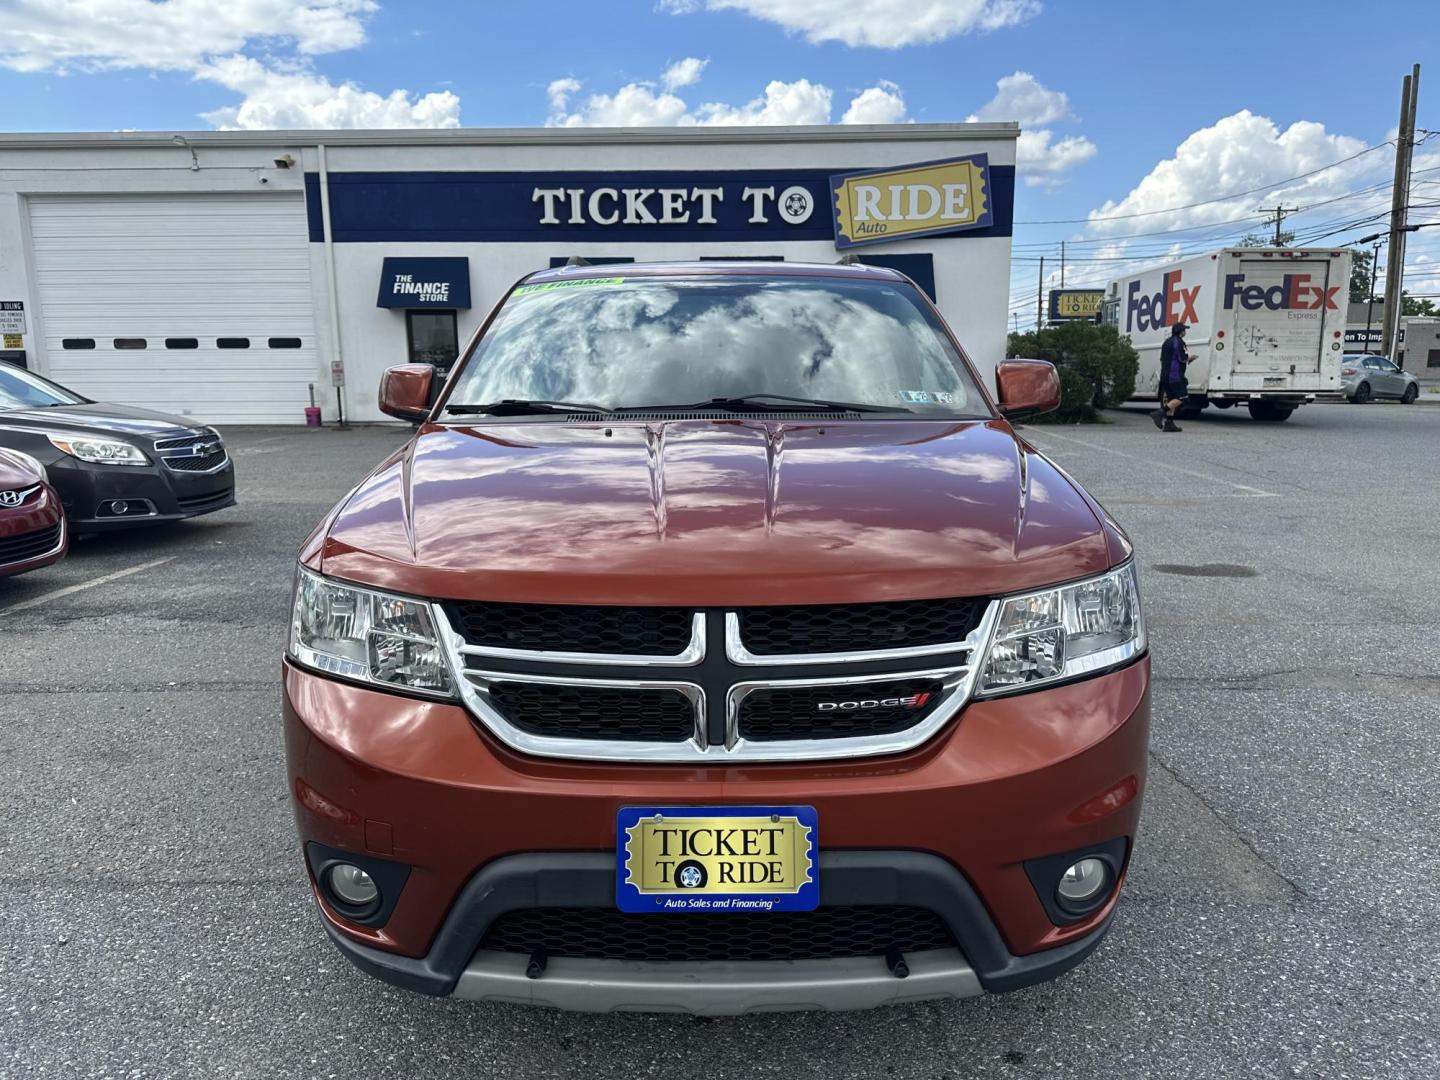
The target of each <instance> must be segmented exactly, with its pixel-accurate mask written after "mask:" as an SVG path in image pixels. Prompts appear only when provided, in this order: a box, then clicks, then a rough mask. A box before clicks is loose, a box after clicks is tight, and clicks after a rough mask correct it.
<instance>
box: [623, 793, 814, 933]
mask: <svg viewBox="0 0 1440 1080" xmlns="http://www.w3.org/2000/svg"><path fill="white" fill-rule="evenodd" d="M818 832H819V828H818V820H817V816H816V813H815V808H814V807H812V806H665V807H654V806H628V807H623V808H621V810H620V812H619V814H618V816H617V819H616V836H617V842H616V854H615V860H616V876H615V902H616V905H617V906H618V907H619V908H620V910H621V911H632V912H685V911H732V912H743V911H762V912H763V911H812V910H814V909H815V907H816V906H818V904H819V902H820V885H819V880H818V870H819V866H818V859H817V856H816V852H817V845H818V841H817V834H818Z"/></svg>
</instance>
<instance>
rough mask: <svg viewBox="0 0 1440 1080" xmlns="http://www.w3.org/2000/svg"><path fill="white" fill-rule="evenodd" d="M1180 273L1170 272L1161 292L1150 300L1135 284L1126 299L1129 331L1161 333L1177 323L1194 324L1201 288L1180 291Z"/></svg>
mask: <svg viewBox="0 0 1440 1080" xmlns="http://www.w3.org/2000/svg"><path fill="white" fill-rule="evenodd" d="M1183 273H1184V271H1181V270H1171V271H1170V272H1169V273H1168V274H1166V275H1164V276H1163V277H1162V278H1161V279H1160V291H1159V292H1158V293H1155V294H1154V295H1151V296H1141V295H1140V282H1139V281H1132V282H1131V283H1130V288H1129V291H1128V295H1127V296H1126V298H1125V329H1126V330H1159V329H1162V328H1163V327H1166V326H1173V325H1175V324H1176V323H1177V322H1183V323H1190V324H1192V325H1193V324H1194V323H1197V322H1199V321H1200V319H1199V316H1197V315H1196V314H1195V298H1196V297H1197V296H1199V295H1200V286H1199V285H1192V286H1191V287H1190V288H1188V289H1183V288H1181V287H1180V277H1181V275H1182V274H1183Z"/></svg>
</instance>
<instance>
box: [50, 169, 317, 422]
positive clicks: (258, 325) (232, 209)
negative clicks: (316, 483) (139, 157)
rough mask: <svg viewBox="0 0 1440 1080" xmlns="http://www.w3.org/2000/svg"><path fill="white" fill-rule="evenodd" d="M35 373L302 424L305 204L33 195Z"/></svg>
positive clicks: (87, 390) (311, 352)
mask: <svg viewBox="0 0 1440 1080" xmlns="http://www.w3.org/2000/svg"><path fill="white" fill-rule="evenodd" d="M29 205H30V234H31V244H32V246H33V250H34V267H35V278H36V284H37V291H38V293H39V304H40V312H41V316H42V324H43V332H44V335H45V357H46V363H45V367H44V371H45V374H47V375H49V376H50V377H51V378H53V379H54V380H55V381H56V382H59V383H63V384H64V385H66V386H69V387H71V388H73V389H74V390H76V391H77V392H79V393H81V394H85V395H86V396H87V397H92V398H95V399H97V400H99V401H118V402H122V403H125V404H129V405H144V406H148V407H150V408H154V409H160V410H163V411H165V412H171V413H178V414H180V415H182V416H187V417H194V418H195V419H196V420H199V421H203V422H206V423H230V424H262V423H301V422H303V421H304V418H305V417H304V407H305V406H306V405H307V404H309V395H308V389H307V388H308V386H309V384H310V383H312V382H315V381H316V364H315V320H314V316H313V314H312V310H311V290H310V255H309V250H308V246H307V239H306V237H307V230H306V224H305V202H304V199H303V197H301V196H299V195H291V194H289V193H284V194H281V193H278V192H264V193H259V192H257V193H256V194H254V195H248V194H197V195H95V196H63V197H60V196H55V197H50V196H46V197H32V198H31V199H30V200H29Z"/></svg>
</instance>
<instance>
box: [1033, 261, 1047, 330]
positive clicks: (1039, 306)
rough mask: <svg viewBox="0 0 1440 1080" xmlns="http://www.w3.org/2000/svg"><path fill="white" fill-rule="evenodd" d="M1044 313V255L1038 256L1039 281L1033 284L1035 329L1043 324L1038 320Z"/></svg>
mask: <svg viewBox="0 0 1440 1080" xmlns="http://www.w3.org/2000/svg"><path fill="white" fill-rule="evenodd" d="M1044 314H1045V256H1044V255H1041V256H1040V283H1039V284H1038V285H1036V286H1035V329H1036V330H1039V329H1040V327H1041V326H1043V325H1044V324H1043V323H1042V322H1041V321H1040V319H1041V317H1042V316H1043V315H1044Z"/></svg>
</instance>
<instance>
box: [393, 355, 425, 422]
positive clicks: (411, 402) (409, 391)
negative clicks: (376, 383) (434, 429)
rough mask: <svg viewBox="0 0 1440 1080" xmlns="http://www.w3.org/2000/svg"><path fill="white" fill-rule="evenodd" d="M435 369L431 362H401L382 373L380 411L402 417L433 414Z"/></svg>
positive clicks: (408, 418) (408, 417)
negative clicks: (431, 402) (431, 409)
mask: <svg viewBox="0 0 1440 1080" xmlns="http://www.w3.org/2000/svg"><path fill="white" fill-rule="evenodd" d="M434 379H435V369H434V368H433V367H431V366H430V365H429V364H400V365H399V366H398V367H392V368H386V369H385V374H384V375H382V376H380V411H381V412H383V413H386V414H388V415H390V416H394V417H397V418H398V419H400V420H415V421H419V420H424V419H425V417H426V416H428V415H429V414H430V384H431V382H433V381H434Z"/></svg>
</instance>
